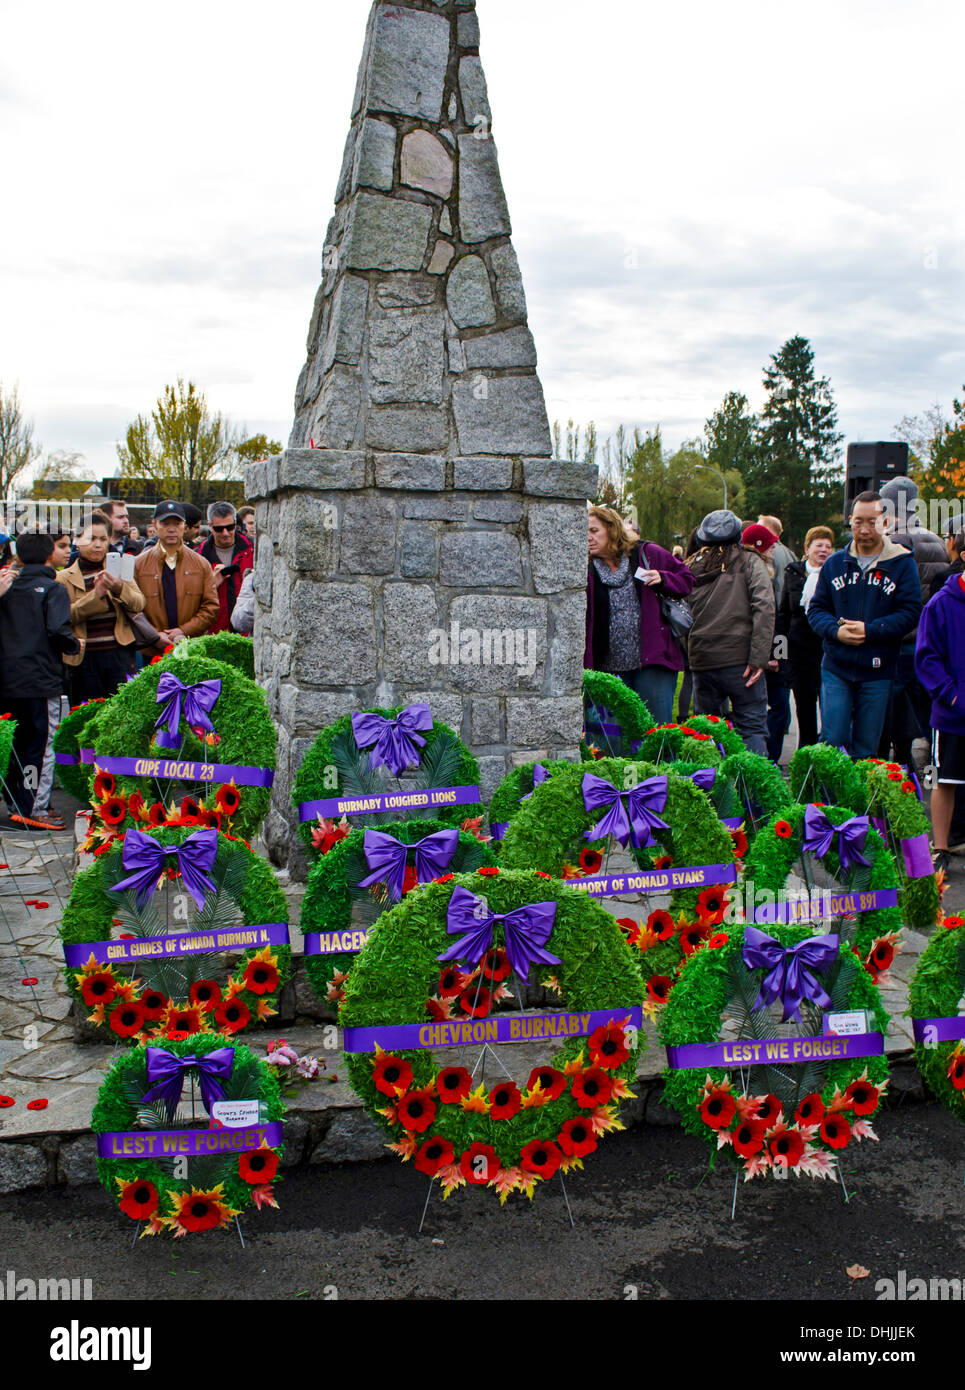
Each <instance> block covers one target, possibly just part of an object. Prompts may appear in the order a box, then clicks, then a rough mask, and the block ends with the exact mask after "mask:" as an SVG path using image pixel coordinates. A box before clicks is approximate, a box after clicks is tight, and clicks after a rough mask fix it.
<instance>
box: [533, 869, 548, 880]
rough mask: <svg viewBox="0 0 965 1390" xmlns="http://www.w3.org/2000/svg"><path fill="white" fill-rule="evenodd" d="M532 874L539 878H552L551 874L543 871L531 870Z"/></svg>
mask: <svg viewBox="0 0 965 1390" xmlns="http://www.w3.org/2000/svg"><path fill="white" fill-rule="evenodd" d="M533 873H534V874H536V875H537V876H538V877H539V878H552V877H553V875H552V874H548V873H547V872H546V870H545V869H534V870H533Z"/></svg>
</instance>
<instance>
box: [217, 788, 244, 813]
mask: <svg viewBox="0 0 965 1390" xmlns="http://www.w3.org/2000/svg"><path fill="white" fill-rule="evenodd" d="M214 799H215V801H216V802H217V805H218V810H219V811H220V812H221V813H222V815H225V816H233V815H234V814H235V812H236V811H237V809H238V807H239V806H240V805H241V793H240V792H239V790H238V788H237V787H233V786H232V785H231V783H230V782H228V783H227V784H226V785H225V786H223V787H219V788H218V790H217V792H216V794H215V798H214Z"/></svg>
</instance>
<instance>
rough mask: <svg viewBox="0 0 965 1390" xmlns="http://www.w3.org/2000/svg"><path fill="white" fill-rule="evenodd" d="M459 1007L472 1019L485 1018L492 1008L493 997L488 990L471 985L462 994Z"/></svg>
mask: <svg viewBox="0 0 965 1390" xmlns="http://www.w3.org/2000/svg"><path fill="white" fill-rule="evenodd" d="M459 1007H460V1009H462V1011H463V1013H464V1014H468V1015H469V1017H470V1018H485V1017H486V1015H487V1014H488V1013H489V1010H490V1009H491V1008H492V995H491V994H490V993H489V990H488V989H485V988H481V987H478V986H476V985H470V986H469V988H468V989H465V990H463V992H462V994H460V996H459Z"/></svg>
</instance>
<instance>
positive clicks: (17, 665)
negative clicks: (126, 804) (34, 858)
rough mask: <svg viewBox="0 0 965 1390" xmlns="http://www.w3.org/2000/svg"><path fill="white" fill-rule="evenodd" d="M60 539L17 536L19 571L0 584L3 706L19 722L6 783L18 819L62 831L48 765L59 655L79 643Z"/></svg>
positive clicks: (60, 675) (59, 688) (60, 686)
mask: <svg viewBox="0 0 965 1390" xmlns="http://www.w3.org/2000/svg"><path fill="white" fill-rule="evenodd" d="M53 549H54V542H53V539H52V537H51V536H49V535H47V534H46V533H44V532H39V533H38V532H27V533H25V534H24V535H21V536H18V537H17V556H18V558H19V560H20V563H21V568H20V570H19V572H18V573H17V575H16V577H15V578H14V579H12V580H7V579H5V580H4V582H3V585H2V586H0V710H2V712H3V713H5V714H10V715H12V716H13V718H14V719H15V720H16V721H17V732H16V734H15V736H14V743H13V757H12V758H11V761H10V769H9V772H8V774H7V779H6V783H5V786H4V789H3V790H4V797H5V800H6V802H7V805H8V806H9V807H10V808H11V817H10V819H11V820H12V821H15V822H16V824H18V825H29V826H33V827H35V828H37V829H41V830H46V829H51V830H62V829H63V828H64V826H63V821H61V820H60V819H59V818H58V817H56V816H51V815H50V814H49V811H48V810H47V806H46V804H41V803H43V802H44V801H45V797H44V788H45V787H46V796H47V797H49V794H50V792H49V786H47V781H46V778H45V776H44V773H45V768H50V767H52V765H53V752H52V747H51V745H52V743H53V736H54V733H55V732H56V728H57V723H58V721H59V719H60V699H61V695H62V694H63V690H64V664H63V662H62V660H61V657H62V656H64V655H68V656H73V655H74V654H75V653H77V652H78V651H79V650H80V644H79V642H78V641H77V638H76V637H75V636H74V634H73V632H72V630H71V626H70V600H69V599H68V597H67V591H66V589H65V588H64V587H63V585H62V584H58V582H57V577H56V574H55V572H54V570H53V569H52V568H51V566H50V564H49V563H48V562H49V560H50V558H51V555H52V554H53Z"/></svg>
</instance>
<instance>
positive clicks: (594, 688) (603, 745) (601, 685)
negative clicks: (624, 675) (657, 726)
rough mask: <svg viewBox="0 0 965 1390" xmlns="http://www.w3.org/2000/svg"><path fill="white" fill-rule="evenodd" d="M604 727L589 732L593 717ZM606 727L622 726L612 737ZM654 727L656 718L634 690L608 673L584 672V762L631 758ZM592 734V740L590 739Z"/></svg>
mask: <svg viewBox="0 0 965 1390" xmlns="http://www.w3.org/2000/svg"><path fill="white" fill-rule="evenodd" d="M594 714H595V715H596V716H597V718H596V720H595V721H594V722H596V723H597V724H598V725H601V727H600V728H599V731H598V732H593V731H592V730H590V724H591V716H593V715H594ZM605 725H614V726H619V732H618V733H612V732H611V731H610V730H609V729H608V728H606V727H602V726H605ZM652 727H653V715H652V714H651V713H650V711H649V709H648V708H647V706H646V705H645V704H644V702H643V700H641V698H640V696H639V695H638V694H637V692H636V691H635V690H631V688H630V687H629V686H628V685H627V684H626V683H625V682H624V681H622V680H621V679H620V677H619V676H613V675H610V674H609V673H608V672H607V671H584V672H583V728H584V734H583V739H582V741H581V744H580V752H581V754H582V757H583V758H584V760H587V761H590V760H592V759H594V758H597V757H599V756H601V755H602V756H603V757H607V758H630V757H632V756H633V754H634V751H635V747H638V746H639V744H640V742H641V740H642V739H643V736H644V734H645V733H646V732H647V730H648V729H650V728H652ZM588 733H592V737H588Z"/></svg>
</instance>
